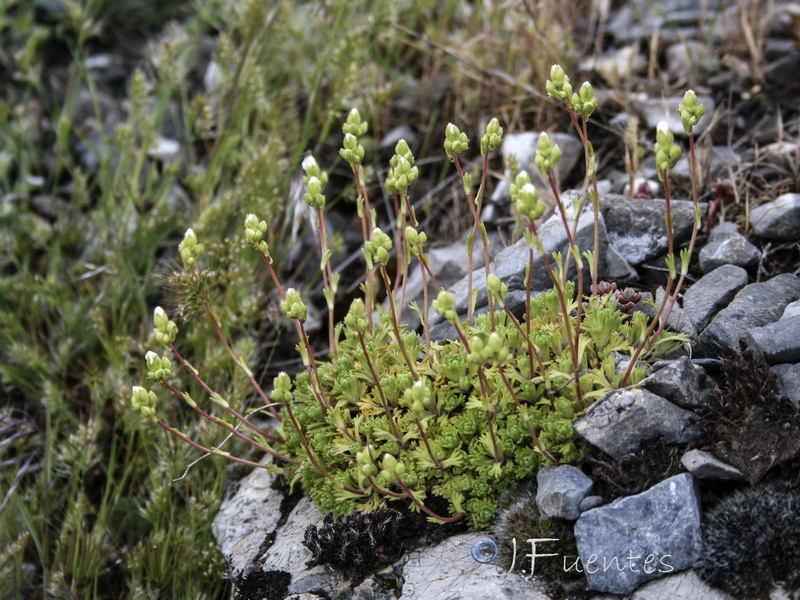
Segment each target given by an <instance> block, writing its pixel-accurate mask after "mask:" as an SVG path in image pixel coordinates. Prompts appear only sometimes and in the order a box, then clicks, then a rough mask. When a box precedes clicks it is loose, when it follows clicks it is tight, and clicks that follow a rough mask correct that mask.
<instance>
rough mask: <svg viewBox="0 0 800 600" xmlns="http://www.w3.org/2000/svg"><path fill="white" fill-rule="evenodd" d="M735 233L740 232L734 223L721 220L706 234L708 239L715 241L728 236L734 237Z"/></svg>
mask: <svg viewBox="0 0 800 600" xmlns="http://www.w3.org/2000/svg"><path fill="white" fill-rule="evenodd" d="M737 235H741V234H740V233H739V227H737V225H736V223H731V222H730V221H723V222H722V223H720V224H719V225H716V226H714V228H713V229H712V230H711V232H710V233H709V234H708V241H709V242H715V241H717V240H724V239H727V238H729V237H736V236H737Z"/></svg>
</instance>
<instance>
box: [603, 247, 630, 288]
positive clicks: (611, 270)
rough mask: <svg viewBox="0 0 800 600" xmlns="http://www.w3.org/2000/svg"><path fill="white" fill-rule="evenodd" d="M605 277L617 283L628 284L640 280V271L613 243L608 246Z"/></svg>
mask: <svg viewBox="0 0 800 600" xmlns="http://www.w3.org/2000/svg"><path fill="white" fill-rule="evenodd" d="M604 279H605V280H606V281H613V282H615V283H617V284H628V283H635V282H637V281H639V273H638V272H637V271H636V269H634V268H633V267H632V266H631V263H629V262H628V261H627V260H625V257H624V256H622V254H620V253H619V251H618V250H617V249H616V248H615V247H614V246H613V245H611V244H609V245H608V246H606V270H605V276H604Z"/></svg>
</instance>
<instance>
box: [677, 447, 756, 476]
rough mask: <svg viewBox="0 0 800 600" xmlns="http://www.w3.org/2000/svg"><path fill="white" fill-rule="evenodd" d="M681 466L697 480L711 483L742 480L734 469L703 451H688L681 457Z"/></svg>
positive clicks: (738, 472) (739, 472)
mask: <svg viewBox="0 0 800 600" xmlns="http://www.w3.org/2000/svg"><path fill="white" fill-rule="evenodd" d="M681 464H682V465H683V466H684V467H685V468H686V470H687V471H689V473H691V474H692V475H694V476H695V477H697V478H698V479H710V480H712V481H731V480H733V481H739V480H741V479H744V475H742V472H741V471H740V470H739V469H737V468H736V467H732V466H731V465H729V464H727V463H724V462H722V461H721V460H719V459H718V458H717V457H715V456H714V455H713V454H710V453H708V452H704V451H703V450H689V451H688V452H687V453H686V454H684V455H683V457H681Z"/></svg>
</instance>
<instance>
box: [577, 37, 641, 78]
mask: <svg viewBox="0 0 800 600" xmlns="http://www.w3.org/2000/svg"><path fill="white" fill-rule="evenodd" d="M646 66H647V59H645V58H644V57H643V56H642V55H641V54H640V53H639V48H638V46H636V45H631V46H626V47H624V48H619V49H618V50H612V51H610V52H607V53H606V54H603V55H602V56H589V57H588V58H586V59H585V60H583V61H581V65H580V68H581V71H593V72H595V73H599V74H600V75H602V76H603V79H605V80H606V81H609V82H618V81H620V80H621V79H622V78H623V77H625V76H626V75H627V74H628V73H638V72H641V71H642V70H643V69H644V68H645V67H646Z"/></svg>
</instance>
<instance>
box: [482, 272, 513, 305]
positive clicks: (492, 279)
mask: <svg viewBox="0 0 800 600" xmlns="http://www.w3.org/2000/svg"><path fill="white" fill-rule="evenodd" d="M486 289H487V290H488V291H489V295H490V296H492V297H493V298H499V299H500V300H502V299H503V298H505V297H506V294H507V293H508V285H507V284H505V283H503V282H502V281H501V280H500V278H499V277H498V276H497V275H495V274H494V273H489V277H487V278H486Z"/></svg>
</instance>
